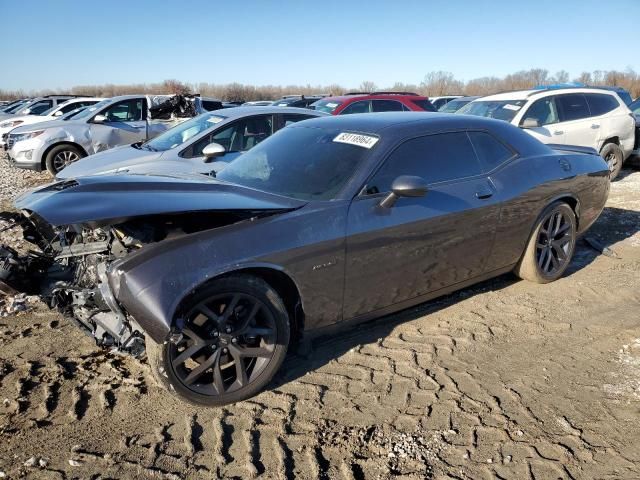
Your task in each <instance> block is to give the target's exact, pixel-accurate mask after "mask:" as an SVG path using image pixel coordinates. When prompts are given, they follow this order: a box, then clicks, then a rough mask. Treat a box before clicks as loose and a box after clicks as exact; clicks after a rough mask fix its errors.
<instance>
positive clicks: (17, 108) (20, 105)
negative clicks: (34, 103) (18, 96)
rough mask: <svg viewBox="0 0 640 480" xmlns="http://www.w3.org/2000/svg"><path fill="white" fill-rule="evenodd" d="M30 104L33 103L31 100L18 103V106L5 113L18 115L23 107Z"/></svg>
mask: <svg viewBox="0 0 640 480" xmlns="http://www.w3.org/2000/svg"><path fill="white" fill-rule="evenodd" d="M29 103H31V101H29V100H27V101H25V102H21V103H18V104H17V105H14V106H13V107H11V108H8V109H7V110H5V113H16V112H17V111H18V110H20V109H21V108H22V107H26V106H27V105H28V104H29Z"/></svg>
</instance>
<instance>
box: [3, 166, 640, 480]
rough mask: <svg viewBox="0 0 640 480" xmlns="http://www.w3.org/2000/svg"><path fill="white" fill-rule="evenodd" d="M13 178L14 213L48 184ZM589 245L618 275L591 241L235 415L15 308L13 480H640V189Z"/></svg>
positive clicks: (10, 388) (282, 382)
mask: <svg viewBox="0 0 640 480" xmlns="http://www.w3.org/2000/svg"><path fill="white" fill-rule="evenodd" d="M0 172H1V173H0V185H1V187H0V194H1V195H2V196H3V197H4V198H5V199H6V197H7V196H10V195H13V194H14V193H16V192H18V191H20V190H22V189H24V188H27V187H29V186H30V185H32V183H33V182H38V181H40V180H41V179H43V178H46V175H37V174H32V173H25V172H20V171H17V170H13V169H8V168H2V170H0ZM588 236H589V237H590V238H594V239H596V240H597V241H598V242H599V243H601V244H602V245H603V246H605V247H608V248H609V249H611V251H613V252H615V255H617V257H618V258H613V257H610V256H605V255H602V254H600V253H599V252H597V251H595V250H594V249H593V248H591V247H589V246H588V245H587V244H586V243H585V242H583V241H580V242H579V244H578V248H577V252H576V256H575V259H574V261H573V263H572V265H571V267H570V270H569V272H568V273H567V274H566V276H565V277H564V278H562V279H561V280H559V281H557V282H555V283H553V284H549V285H534V284H530V283H527V282H524V281H519V280H517V279H515V278H514V277H513V276H511V275H505V276H503V277H500V278H497V279H494V280H491V281H488V282H484V283H482V284H479V285H477V286H474V287H472V288H468V289H465V290H463V291H461V292H458V293H456V294H454V295H450V296H447V297H444V298H441V299H438V300H436V301H433V302H430V303H427V304H424V305H421V306H419V307H417V308H414V309H411V310H408V311H405V312H402V313H400V314H397V315H393V316H388V317H385V318H382V319H379V320H376V321H374V322H371V323H367V324H365V325H363V326H361V327H359V328H357V329H354V330H352V331H348V332H346V333H344V334H342V335H340V336H338V337H336V338H330V339H320V340H318V341H316V342H315V343H314V345H313V349H312V353H311V354H310V355H308V356H306V357H300V356H296V355H290V356H289V357H288V359H287V360H286V362H285V365H284V368H283V370H282V374H280V375H279V376H278V377H277V378H276V379H275V380H274V382H273V383H272V385H271V386H270V388H269V389H268V390H267V391H266V392H264V393H262V394H260V395H259V396H257V397H256V398H254V399H252V400H251V401H247V402H243V403H240V404H237V405H233V406H230V407H228V408H221V409H197V408H194V407H190V406H187V405H185V404H183V403H180V402H178V401H176V400H175V399H173V398H172V397H171V396H169V395H167V394H165V393H164V392H163V391H162V390H161V389H160V388H159V387H158V386H157V385H156V384H155V383H154V381H153V379H152V377H151V375H150V371H149V370H148V367H147V366H146V365H145V364H143V363H140V362H138V361H135V360H133V359H131V358H128V357H123V356H119V355H116V354H113V353H110V352H107V351H103V350H99V349H97V348H96V347H95V345H94V344H93V342H92V340H91V339H90V338H88V337H87V336H85V335H83V334H82V333H81V332H80V331H79V330H78V329H77V328H76V327H74V326H73V325H70V324H69V323H68V322H66V321H65V320H64V319H62V318H61V317H60V316H59V315H57V314H56V313H53V312H51V311H49V310H47V309H46V308H45V307H44V306H43V305H41V304H40V303H39V302H37V301H35V300H34V299H17V303H15V304H11V305H10V304H7V303H5V305H4V306H3V310H2V311H3V312H4V313H5V314H7V315H8V316H3V318H0V402H1V403H0V471H1V472H2V473H3V474H4V476H3V475H0V477H3V478H38V479H39V478H51V479H71V478H81V479H85V478H91V479H94V480H98V479H115V478H136V479H138V478H142V479H146V478H149V479H177V478H193V479H212V478H239V479H244V478H255V477H258V478H269V479H270V478H283V479H292V478H312V479H316V478H331V479H333V478H345V479H364V478H391V477H398V478H410V479H411V478H416V479H418V478H465V479H467V478H469V479H479V478H482V479H484V478H487V479H489V478H514V479H551V478H553V479H556V478H569V479H583V478H594V479H595V478H598V479H605V478H611V479H613V478H616V479H618V478H629V479H631V478H634V479H637V478H640V422H639V421H638V414H639V413H640V315H639V312H640V309H639V304H640V172H637V171H635V172H632V171H630V170H625V171H624V172H623V175H622V178H620V180H618V181H616V182H614V183H613V185H612V190H611V195H610V199H609V202H608V204H607V207H606V209H605V212H604V213H603V215H602V217H601V218H600V220H598V222H597V223H596V225H595V226H594V227H593V229H592V230H591V231H590V232H589V235H588ZM0 240H1V241H3V242H8V243H11V244H15V243H16V242H17V239H16V238H15V236H11V235H7V234H3V237H2V238H0ZM14 302H16V300H14ZM16 305H18V306H16ZM20 305H22V306H20Z"/></svg>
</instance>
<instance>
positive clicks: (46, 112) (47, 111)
mask: <svg viewBox="0 0 640 480" xmlns="http://www.w3.org/2000/svg"><path fill="white" fill-rule="evenodd" d="M60 107H61V105H55V106H53V107H51V108H50V109H48V110H45V111H44V112H40V113H38V114H37V115H39V116H41V117H45V116H47V115H51V114H52V113H53V112H54V111H55V110H57V109H58V108H60Z"/></svg>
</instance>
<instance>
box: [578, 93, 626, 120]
mask: <svg viewBox="0 0 640 480" xmlns="http://www.w3.org/2000/svg"><path fill="white" fill-rule="evenodd" d="M585 96H586V97H587V102H588V103H589V110H591V116H593V117H597V116H599V115H604V114H605V113H609V112H611V111H613V110H615V109H616V108H618V107H619V106H620V104H619V103H618V100H616V98H615V97H614V96H613V95H607V94H605V93H589V94H587V95H585Z"/></svg>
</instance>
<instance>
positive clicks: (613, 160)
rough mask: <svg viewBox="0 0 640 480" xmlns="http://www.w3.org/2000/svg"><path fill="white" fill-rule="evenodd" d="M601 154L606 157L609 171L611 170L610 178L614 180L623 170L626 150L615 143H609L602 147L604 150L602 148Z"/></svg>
mask: <svg viewBox="0 0 640 480" xmlns="http://www.w3.org/2000/svg"><path fill="white" fill-rule="evenodd" d="M600 156H601V157H602V158H604V161H605V162H607V165H608V166H609V172H611V173H610V175H609V178H610V180H612V181H613V180H614V179H615V178H616V177H617V176H618V174H619V173H620V170H622V162H624V152H623V151H622V149H621V148H620V147H619V146H618V145H616V144H615V143H607V144H606V145H605V146H604V147H602V150H600Z"/></svg>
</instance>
